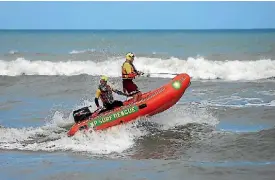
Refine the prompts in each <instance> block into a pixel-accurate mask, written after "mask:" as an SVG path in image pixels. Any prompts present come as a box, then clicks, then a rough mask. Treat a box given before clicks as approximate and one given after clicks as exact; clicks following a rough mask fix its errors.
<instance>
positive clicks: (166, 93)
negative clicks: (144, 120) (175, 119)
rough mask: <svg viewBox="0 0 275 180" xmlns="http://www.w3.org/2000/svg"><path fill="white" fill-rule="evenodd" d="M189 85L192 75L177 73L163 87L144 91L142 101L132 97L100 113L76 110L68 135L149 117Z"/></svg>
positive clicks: (169, 103)
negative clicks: (120, 105)
mask: <svg viewBox="0 0 275 180" xmlns="http://www.w3.org/2000/svg"><path fill="white" fill-rule="evenodd" d="M189 85H190V76H189V75H188V74H185V73H183V74H179V75H176V76H175V77H174V78H173V79H172V80H170V81H169V82H168V83H167V84H165V85H163V86H162V87H160V88H157V89H155V90H152V91H149V92H146V93H144V94H143V95H142V99H141V101H138V102H136V103H133V99H132V98H131V99H129V100H126V101H124V102H123V104H124V105H123V106H122V107H119V108H116V109H114V110H111V111H107V112H104V113H101V114H99V115H98V114H97V113H98V112H97V111H94V112H91V111H90V110H89V107H84V108H81V109H79V110H76V111H74V118H75V122H76V123H75V124H74V125H73V126H72V127H71V129H70V130H69V132H68V133H67V135H68V136H73V135H74V134H75V133H76V132H77V131H79V130H83V129H85V130H89V129H93V130H102V129H106V128H109V127H112V126H116V125H119V124H121V123H126V122H129V121H132V120H135V119H137V118H138V117H142V116H147V117H148V116H153V115H155V114H158V113H160V112H163V111H165V110H167V109H169V108H170V107H172V106H173V105H175V104H176V103H177V102H178V101H179V99H180V98H181V97H182V95H183V94H184V92H185V90H186V89H187V88H188V87H189ZM76 114H77V115H78V116H76ZM81 115H82V116H81ZM77 117H81V118H77Z"/></svg>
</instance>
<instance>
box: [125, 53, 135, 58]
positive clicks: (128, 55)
mask: <svg viewBox="0 0 275 180" xmlns="http://www.w3.org/2000/svg"><path fill="white" fill-rule="evenodd" d="M134 57H135V55H134V54H133V53H131V52H130V53H127V54H126V59H127V60H133V59H134Z"/></svg>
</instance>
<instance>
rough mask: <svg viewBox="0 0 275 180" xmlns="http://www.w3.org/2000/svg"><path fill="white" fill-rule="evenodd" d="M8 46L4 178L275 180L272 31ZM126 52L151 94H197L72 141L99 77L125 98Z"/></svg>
mask: <svg viewBox="0 0 275 180" xmlns="http://www.w3.org/2000/svg"><path fill="white" fill-rule="evenodd" d="M0 42H1V43H0V87H1V88H0V125H1V127H0V165H1V168H0V173H1V177H0V179H7V180H11V179H27V180H30V179H43V180H44V179H45V180H46V179H66V180H69V179H106V180H107V179H120V180H121V179H125V180H126V179H127V180H128V179H137V180H141V179H142V180H145V179H148V180H149V179H150V180H155V179H158V180H160V179H182V178H183V177H184V178H186V179H194V180H197V179H203V180H208V179H209V180H216V179H217V180H220V179H222V180H223V179H226V180H227V179H249V180H254V179H255V180H258V179H274V175H275V170H274V169H275V152H274V148H275V141H274V139H275V128H274V124H275V120H274V119H275V113H274V112H275V111H274V110H275V108H274V106H275V82H274V78H275V30H196V31H191V30H188V31H181V30H178V31H168V30H167V31H165V30H154V31H146V30H142V31H138V30H135V31H111V30H110V31H88V30H87V31H73V30H71V31H65V30H60V31H47V30H43V31H35V30H28V31H19V30H18V31H4V30H2V31H0ZM127 52H134V53H135V54H136V60H135V62H134V63H135V65H136V67H137V69H139V70H140V71H143V72H145V74H146V75H149V76H142V77H139V78H137V79H136V80H135V82H136V83H137V84H138V86H139V88H140V89H141V91H142V92H146V91H149V90H151V89H154V88H157V87H159V86H161V85H163V84H164V83H166V82H167V81H169V80H170V78H172V77H173V75H171V74H169V73H182V72H184V73H188V74H189V75H190V76H191V77H192V79H191V82H192V84H191V86H190V87H189V88H188V89H187V90H186V92H185V94H184V95H183V97H182V98H181V99H180V101H179V102H178V103H177V104H176V105H175V106H173V107H172V108H171V109H169V110H167V111H165V112H163V113H161V114H158V115H156V116H154V117H151V118H146V119H145V118H141V119H139V120H138V121H134V122H132V123H128V124H126V125H121V126H116V127H113V128H110V129H108V130H106V131H102V132H92V133H89V134H84V133H78V134H76V135H75V136H74V137H67V136H66V133H67V129H65V128H64V126H66V125H68V124H71V123H72V122H73V120H72V116H71V113H72V111H73V110H75V109H78V108H81V107H83V106H86V105H92V107H93V108H94V109H95V105H94V102H93V100H94V94H95V90H96V87H97V85H98V80H99V76H100V75H102V74H105V75H108V76H109V77H110V83H112V84H113V85H114V86H115V87H117V88H119V89H122V83H121V80H120V67H121V64H122V63H123V61H124V55H125V54H126V53H127ZM159 73H168V74H159ZM115 98H117V99H119V100H124V99H125V97H121V96H119V95H115Z"/></svg>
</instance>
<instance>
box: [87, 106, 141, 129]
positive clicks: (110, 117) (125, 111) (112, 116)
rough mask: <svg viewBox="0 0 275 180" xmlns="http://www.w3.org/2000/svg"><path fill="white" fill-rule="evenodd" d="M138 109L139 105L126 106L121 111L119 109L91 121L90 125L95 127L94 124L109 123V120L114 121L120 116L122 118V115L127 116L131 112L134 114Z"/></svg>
mask: <svg viewBox="0 0 275 180" xmlns="http://www.w3.org/2000/svg"><path fill="white" fill-rule="evenodd" d="M137 111H138V107H137V106H133V107H130V108H126V109H123V110H121V111H118V112H116V113H112V114H110V115H108V116H103V117H99V118H97V119H95V120H93V121H91V122H90V123H89V124H88V126H89V127H94V126H100V125H102V124H104V123H107V122H111V121H114V120H116V119H118V118H121V117H125V116H127V115H129V114H133V113H135V112H137Z"/></svg>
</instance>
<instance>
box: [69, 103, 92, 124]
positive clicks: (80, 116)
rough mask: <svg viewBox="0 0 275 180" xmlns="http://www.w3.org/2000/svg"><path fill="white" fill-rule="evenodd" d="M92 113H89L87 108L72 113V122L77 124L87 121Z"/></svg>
mask: <svg viewBox="0 0 275 180" xmlns="http://www.w3.org/2000/svg"><path fill="white" fill-rule="evenodd" d="M92 114H93V113H92V112H91V111H90V109H89V107H83V108H81V109H78V110H75V111H73V117H74V122H75V123H79V122H81V121H84V120H86V119H88V118H89V117H90V116H91V115H92Z"/></svg>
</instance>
